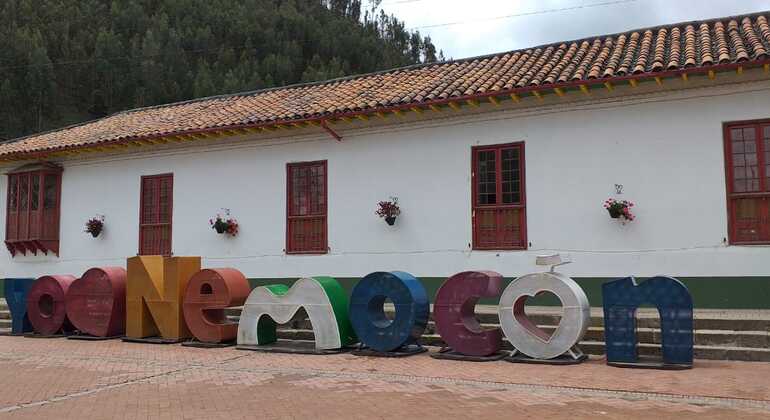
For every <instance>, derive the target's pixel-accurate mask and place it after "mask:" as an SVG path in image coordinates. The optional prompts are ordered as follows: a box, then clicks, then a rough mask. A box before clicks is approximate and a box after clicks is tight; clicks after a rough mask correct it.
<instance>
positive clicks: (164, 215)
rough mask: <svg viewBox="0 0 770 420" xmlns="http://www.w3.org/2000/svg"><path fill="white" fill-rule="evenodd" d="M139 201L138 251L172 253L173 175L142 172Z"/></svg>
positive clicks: (155, 253)
mask: <svg viewBox="0 0 770 420" xmlns="http://www.w3.org/2000/svg"><path fill="white" fill-rule="evenodd" d="M141 182H142V184H141V194H140V204H139V255H171V227H172V215H173V197H174V175H173V174H163V175H152V176H143V177H142V181H141Z"/></svg>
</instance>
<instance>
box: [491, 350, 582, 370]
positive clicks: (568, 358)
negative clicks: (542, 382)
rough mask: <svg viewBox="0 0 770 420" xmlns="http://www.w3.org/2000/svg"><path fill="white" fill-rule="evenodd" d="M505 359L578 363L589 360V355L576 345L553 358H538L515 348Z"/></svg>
mask: <svg viewBox="0 0 770 420" xmlns="http://www.w3.org/2000/svg"><path fill="white" fill-rule="evenodd" d="M504 360H505V361H506V362H511V363H533V364H540V365H578V364H580V363H583V362H585V361H586V360H588V355H587V354H584V353H583V352H582V351H581V350H580V349H579V348H578V347H577V346H574V347H572V348H571V349H569V351H568V352H566V353H564V354H562V355H561V356H558V357H554V358H553V359H536V358H533V357H529V356H527V355H526V354H524V353H522V352H520V351H517V350H515V349H514V350H513V351H512V352H511V355H510V356H508V357H506V358H505V359H504Z"/></svg>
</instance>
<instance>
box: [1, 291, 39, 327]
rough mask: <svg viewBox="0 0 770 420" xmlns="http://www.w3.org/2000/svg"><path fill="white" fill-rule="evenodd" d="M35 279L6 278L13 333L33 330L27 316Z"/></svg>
mask: <svg viewBox="0 0 770 420" xmlns="http://www.w3.org/2000/svg"><path fill="white" fill-rule="evenodd" d="M34 281H35V279H5V300H6V301H7V303H8V309H10V311H11V335H21V334H24V333H29V332H32V324H31V323H30V322H29V317H28V316H27V295H28V294H29V289H30V288H31V287H32V283H34Z"/></svg>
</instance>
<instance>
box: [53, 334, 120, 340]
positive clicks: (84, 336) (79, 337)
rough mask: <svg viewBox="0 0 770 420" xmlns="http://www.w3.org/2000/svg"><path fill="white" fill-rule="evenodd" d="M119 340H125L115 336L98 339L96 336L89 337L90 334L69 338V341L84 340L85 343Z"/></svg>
mask: <svg viewBox="0 0 770 420" xmlns="http://www.w3.org/2000/svg"><path fill="white" fill-rule="evenodd" d="M118 338H123V336H121V335H113V336H110V337H97V336H95V335H88V334H72V335H68V336H67V339H68V340H84V341H104V340H116V339H118Z"/></svg>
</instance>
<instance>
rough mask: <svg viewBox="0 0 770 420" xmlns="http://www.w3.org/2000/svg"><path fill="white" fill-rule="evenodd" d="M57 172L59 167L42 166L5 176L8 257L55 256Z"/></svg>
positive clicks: (56, 238) (59, 184) (57, 225)
mask: <svg viewBox="0 0 770 420" xmlns="http://www.w3.org/2000/svg"><path fill="white" fill-rule="evenodd" d="M61 173H62V169H61V168H60V167H58V166H55V165H52V164H48V163H44V164H32V165H27V166H23V167H21V168H19V169H17V170H15V171H12V172H10V173H9V174H8V199H7V201H6V220H5V246H6V247H7V248H8V251H9V252H10V253H11V255H12V256H16V254H17V253H21V254H24V255H26V254H27V252H30V253H32V254H35V255H37V252H38V251H40V252H42V253H48V252H52V253H54V254H56V255H59V216H60V212H61V206H60V200H61Z"/></svg>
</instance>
